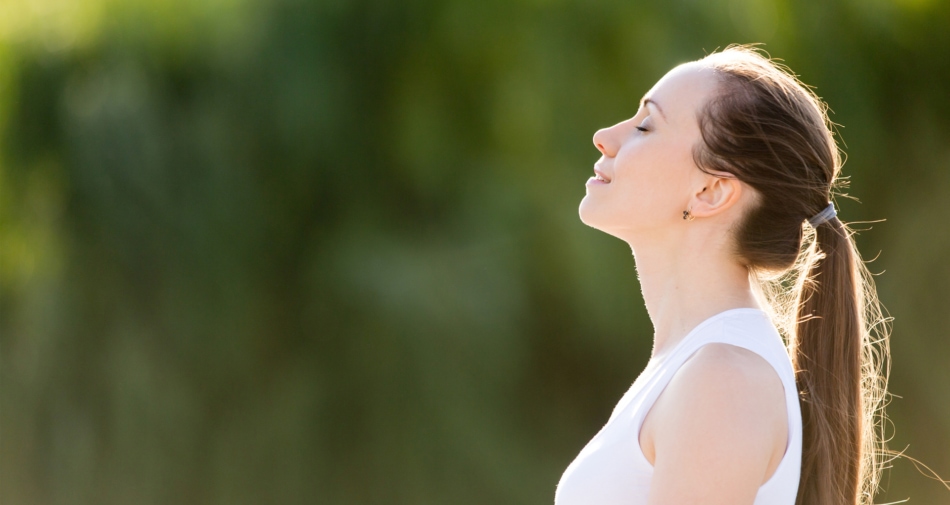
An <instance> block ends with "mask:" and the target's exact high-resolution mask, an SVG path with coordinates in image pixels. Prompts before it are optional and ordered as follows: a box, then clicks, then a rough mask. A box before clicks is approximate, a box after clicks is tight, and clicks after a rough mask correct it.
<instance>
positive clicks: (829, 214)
mask: <svg viewBox="0 0 950 505" xmlns="http://www.w3.org/2000/svg"><path fill="white" fill-rule="evenodd" d="M837 215H838V213H837V212H835V204H833V203H829V204H828V206H827V207H825V208H824V210H822V211H821V212H819V213H817V214H815V216H814V217H812V218H811V219H809V220H808V224H810V225H811V227H812V228H818V226H820V225H821V224H822V223H826V222H828V221H829V220H831V219H832V218H833V217H835V216H837Z"/></svg>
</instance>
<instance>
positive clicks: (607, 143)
mask: <svg viewBox="0 0 950 505" xmlns="http://www.w3.org/2000/svg"><path fill="white" fill-rule="evenodd" d="M612 130H613V127H610V128H601V129H599V130H597V131H596V132H594V145H595V146H597V150H598V151H600V152H601V154H603V155H604V156H606V157H608V158H613V157H614V156H616V155H617V148H616V146H615V143H614V142H612V140H611V138H612V136H613V135H611V133H612Z"/></svg>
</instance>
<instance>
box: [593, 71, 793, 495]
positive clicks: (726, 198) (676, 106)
mask: <svg viewBox="0 0 950 505" xmlns="http://www.w3.org/2000/svg"><path fill="white" fill-rule="evenodd" d="M717 85H718V80H717V77H716V75H715V73H714V72H713V71H712V70H711V69H709V68H707V67H705V66H703V64H702V63H701V62H693V63H687V64H685V65H681V66H679V67H676V68H674V69H673V70H671V71H670V72H669V73H668V74H666V75H665V76H664V77H663V78H662V79H660V81H659V82H657V83H656V85H655V86H654V87H653V88H652V89H651V90H650V91H649V92H648V93H647V95H646V96H645V98H646V99H647V100H646V101H647V102H648V103H646V104H645V105H641V107H640V110H639V111H637V114H636V115H635V116H633V117H632V118H630V119H627V120H625V121H622V122H620V123H617V124H616V125H614V126H611V127H609V128H604V129H602V130H599V131H597V133H595V134H594V144H595V145H596V146H597V149H598V150H600V152H601V154H602V156H601V158H600V160H599V161H598V162H597V164H596V165H595V170H596V171H597V172H598V173H600V174H602V175H603V177H605V178H606V179H608V180H609V183H607V184H592V183H590V182H589V183H588V185H587V195H586V196H585V197H584V199H583V201H582V202H581V205H580V217H581V220H582V221H583V222H584V223H586V224H587V225H589V226H592V227H594V228H597V229H599V230H601V231H604V232H606V233H609V234H611V235H613V236H616V237H618V238H620V239H621V240H624V241H625V242H627V243H628V244H629V245H630V248H631V250H632V251H633V256H634V259H635V261H636V265H637V274H638V276H639V279H640V284H641V287H642V291H643V298H644V301H645V303H646V307H647V312H648V313H649V315H650V319H651V321H652V322H653V326H654V330H655V331H654V344H653V355H652V358H651V359H657V358H659V357H661V356H663V355H664V354H665V353H667V352H669V351H670V350H671V349H673V348H674V347H675V346H676V344H677V343H679V342H680V341H681V340H682V339H683V338H684V337H685V336H686V334H687V333H688V332H689V331H690V330H691V329H693V328H694V327H696V326H697V325H698V324H699V323H701V322H702V321H704V320H705V319H707V318H709V317H711V316H713V315H715V314H718V313H719V312H722V311H725V310H729V309H735V308H744V307H750V308H759V304H758V302H757V300H756V298H755V296H754V294H753V291H752V287H751V284H750V279H749V275H748V270H747V269H746V267H745V266H744V265H742V264H741V262H740V261H739V259H738V258H737V257H736V256H735V254H734V253H733V249H734V244H733V237H732V233H731V230H732V229H733V228H734V225H735V224H736V222H737V220H738V219H740V218H741V216H742V215H743V213H744V212H745V211H746V209H748V208H749V206H750V205H751V204H753V203H754V200H755V198H756V195H755V193H754V191H753V190H752V189H751V188H750V187H749V186H747V185H745V184H744V183H742V182H741V181H738V180H737V179H735V178H733V177H730V176H728V174H715V175H710V174H707V173H704V172H703V171H701V170H699V168H698V167H697V166H696V163H695V161H694V159H693V149H694V146H696V145H698V144H699V143H701V142H702V139H701V136H700V131H699V123H698V119H697V117H698V114H699V111H700V110H701V108H702V106H703V105H704V104H705V103H707V101H708V100H709V99H710V98H711V97H712V96H714V93H715V92H716V90H717ZM686 209H689V210H690V213H691V215H692V216H693V217H694V218H695V219H694V220H692V221H686V220H684V219H683V211H684V210H686ZM787 435H788V425H787V418H786V410H785V397H784V389H783V386H782V383H781V380H780V379H779V377H778V375H777V374H776V373H775V371H774V370H773V369H772V367H771V366H770V365H769V364H768V362H766V361H765V360H764V359H762V358H761V357H759V356H758V355H757V354H755V353H753V352H751V351H748V350H745V349H741V348H738V347H734V346H730V345H727V344H710V345H706V346H704V347H703V348H702V349H701V350H700V351H699V352H697V353H696V354H695V355H694V356H693V357H692V358H690V359H689V360H688V361H687V362H686V364H684V365H683V367H682V368H681V369H680V370H679V371H678V372H677V373H676V375H675V376H674V378H673V379H672V381H671V382H670V384H669V386H667V388H666V389H665V390H664V392H663V393H662V394H661V395H660V397H659V399H658V400H657V402H656V403H655V404H654V406H653V408H652V409H651V410H650V412H649V413H648V415H647V417H646V419H645V420H644V423H643V426H642V427H641V431H640V436H639V437H640V438H639V441H640V447H641V449H642V450H643V453H644V455H645V456H646V457H647V460H648V461H650V463H651V464H653V465H654V474H653V481H652V485H651V489H650V495H649V499H648V503H649V504H651V505H674V504H675V505H684V504H697V505H699V504H702V505H718V504H723V505H725V504H729V505H736V504H752V503H753V501H754V499H755V494H756V492H757V491H758V488H759V487H760V486H761V485H762V484H763V483H765V482H766V481H767V480H768V479H769V478H770V477H771V476H772V474H773V473H774V472H775V469H776V468H777V467H778V464H779V462H780V461H781V459H782V456H783V455H784V452H785V446H786V439H787Z"/></svg>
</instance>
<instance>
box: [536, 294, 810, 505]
mask: <svg viewBox="0 0 950 505" xmlns="http://www.w3.org/2000/svg"><path fill="white" fill-rule="evenodd" d="M711 343H725V344H730V345H734V346H737V347H742V348H744V349H748V350H750V351H752V352H754V353H756V354H758V355H759V356H761V357H762V358H764V359H765V360H766V361H768V362H769V364H770V365H772V368H773V369H775V372H776V373H777V374H778V376H779V377H780V378H781V379H782V386H784V388H785V407H786V411H787V412H788V442H787V445H786V449H785V455H784V456H783V457H782V461H781V462H780V463H779V465H778V468H777V469H776V470H775V473H774V474H773V475H772V477H771V478H769V480H768V481H767V482H766V483H764V484H762V486H761V487H759V492H758V494H756V496H755V502H754V505H794V504H795V497H796V495H797V493H798V479H799V477H800V473H801V460H802V416H801V410H800V407H799V404H798V390H797V388H796V386H795V375H794V373H793V372H792V364H791V360H790V359H789V357H788V353H787V351H786V349H785V344H784V343H783V342H782V338H781V337H780V336H779V334H778V331H777V330H776V329H775V326H774V325H772V322H771V321H770V320H769V318H768V316H767V315H766V314H765V313H764V312H762V311H761V310H758V309H733V310H727V311H725V312H721V313H719V314H716V315H715V316H713V317H711V318H709V319H707V320H705V321H703V322H702V323H700V324H699V326H697V327H696V328H694V329H693V330H692V331H690V332H689V334H687V335H686V337H684V338H683V340H681V341H680V342H679V343H678V344H676V347H674V348H673V349H672V350H671V351H670V352H668V353H667V354H666V355H665V356H663V357H661V358H659V359H656V360H651V362H650V363H649V364H648V365H647V367H646V369H645V370H644V371H643V373H641V374H640V376H639V377H637V380H636V382H634V383H633V386H631V387H630V389H629V390H628V391H627V392H626V393H625V394H624V395H623V397H622V398H621V399H620V402H619V403H617V406H616V407H614V411H613V414H611V416H610V419H609V420H608V421H607V424H606V425H604V427H603V428H601V430H600V432H599V433H597V435H595V436H594V438H593V439H592V440H591V441H590V442H589V443H588V444H587V446H586V447H584V449H583V450H581V452H580V454H578V456H577V458H575V459H574V461H573V462H572V463H571V464H570V466H568V467H567V470H565V471H564V475H562V476H561V481H560V482H559V483H558V486H557V492H556V494H555V497H554V503H555V505H642V504H645V503H646V502H647V495H648V494H649V491H650V481H651V480H652V478H653V466H652V465H650V463H649V461H647V459H646V456H644V455H643V451H642V450H641V449H640V442H639V439H640V427H641V426H642V425H643V419H644V418H645V417H646V415H647V413H648V412H649V411H650V408H651V407H653V403H654V402H656V399H657V398H658V397H659V396H660V393H662V392H663V389H664V388H666V385H667V384H669V383H670V379H672V378H673V375H675V374H676V371H677V370H679V368H680V367H681V366H682V365H683V363H685V362H686V361H687V360H688V359H689V358H690V357H691V356H692V355H693V354H694V353H696V351H698V350H699V348H700V347H702V346H704V345H706V344H711Z"/></svg>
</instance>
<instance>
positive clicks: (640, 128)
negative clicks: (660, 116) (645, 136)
mask: <svg viewBox="0 0 950 505" xmlns="http://www.w3.org/2000/svg"><path fill="white" fill-rule="evenodd" d="M637 129H638V130H640V131H642V132H648V131H650V130H647V129H646V128H644V127H642V126H638V127H637Z"/></svg>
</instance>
